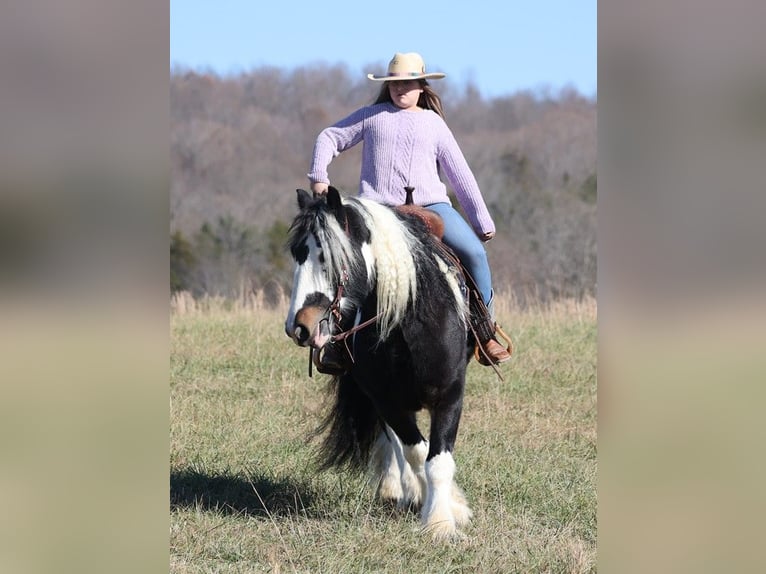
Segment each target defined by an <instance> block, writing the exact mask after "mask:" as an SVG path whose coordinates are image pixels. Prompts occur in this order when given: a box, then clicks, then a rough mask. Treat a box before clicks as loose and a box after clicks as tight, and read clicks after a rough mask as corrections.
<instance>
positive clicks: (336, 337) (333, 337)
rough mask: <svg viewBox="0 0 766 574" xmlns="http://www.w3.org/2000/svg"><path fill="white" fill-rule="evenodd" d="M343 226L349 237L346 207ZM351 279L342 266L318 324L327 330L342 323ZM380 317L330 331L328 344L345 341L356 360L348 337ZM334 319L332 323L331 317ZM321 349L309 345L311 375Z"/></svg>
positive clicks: (349, 353) (350, 355)
mask: <svg viewBox="0 0 766 574" xmlns="http://www.w3.org/2000/svg"><path fill="white" fill-rule="evenodd" d="M343 220H344V221H343V228H344V231H345V232H346V236H348V237H349V238H350V237H351V234H350V233H349V226H348V214H347V213H346V212H345V209H344V211H343ZM348 280H349V274H348V270H347V269H346V267H345V266H344V267H342V268H341V272H340V279H339V280H338V288H337V289H336V290H335V298H334V299H333V301H332V303H330V306H329V307H327V309H326V310H325V312H324V315H323V316H322V318H321V319H320V320H319V323H318V326H319V325H321V324H322V323H325V324H327V325H328V328H327V330H328V331H330V332H331V330H332V329H331V326H332V327H333V328H334V327H335V326H339V325H341V322H342V321H343V314H342V313H341V309H340V301H341V299H342V298H343V292H344V291H345V289H346V284H347V283H348ZM379 317H380V313H378V314H376V315H375V316H374V317H371V318H369V319H367V320H366V321H364V322H362V323H359V324H358V325H354V326H353V327H351V328H350V329H346V330H345V331H341V332H340V333H336V334H333V333H332V332H331V333H330V341H329V343H327V344H333V343H336V342H338V341H343V345H344V347H345V348H346V353H348V356H349V358H350V359H351V362H352V363H353V362H354V354H353V353H352V352H351V349H350V348H349V346H348V341H347V339H348V338H349V337H350V336H351V335H353V334H355V333H357V332H358V331H361V330H362V329H365V328H367V327H369V326H370V325H373V324H375V323H376V322H377V320H378V318H379ZM331 318H332V319H334V321H333V322H332V323H330V319H331ZM320 350H321V349H315V348H313V347H309V377H311V376H312V365H316V367H317V369H319V367H320V365H319V352H320Z"/></svg>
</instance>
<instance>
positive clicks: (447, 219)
mask: <svg viewBox="0 0 766 574" xmlns="http://www.w3.org/2000/svg"><path fill="white" fill-rule="evenodd" d="M423 207H425V208H427V209H430V210H431V211H433V212H435V213H438V214H439V215H441V218H442V219H443V220H444V239H443V241H444V243H446V244H447V245H449V246H450V247H451V248H452V250H453V251H454V252H455V253H456V254H457V256H458V257H459V258H460V261H461V263H462V264H463V265H464V266H465V268H466V269H467V270H468V273H470V274H471V277H473V279H474V281H476V287H477V288H478V289H479V293H481V296H482V298H483V299H484V303H485V304H486V305H489V301H490V299H491V298H492V274H491V273H490V270H489V260H488V259H487V251H486V250H485V249H484V244H483V243H482V242H481V239H479V237H478V236H477V235H476V233H474V231H473V229H472V228H471V226H470V225H468V222H467V221H466V220H465V219H463V216H462V215H460V213H459V212H458V211H457V210H455V209H454V208H453V207H452V206H451V205H450V204H449V203H432V204H431V205H424V206H423Z"/></svg>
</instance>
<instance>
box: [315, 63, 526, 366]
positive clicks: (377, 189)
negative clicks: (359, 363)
mask: <svg viewBox="0 0 766 574" xmlns="http://www.w3.org/2000/svg"><path fill="white" fill-rule="evenodd" d="M367 77H368V78H369V79H370V80H372V81H375V82H382V83H383V85H382V86H381V90H380V94H379V95H378V98H377V99H376V100H375V102H374V103H373V104H372V105H370V106H366V107H363V108H361V109H359V110H357V111H355V112H354V113H352V114H351V115H350V116H348V117H347V118H345V119H342V120H340V121H339V122H338V123H336V124H334V125H332V126H330V127H329V128H327V129H325V130H323V131H322V132H321V133H320V134H319V136H318V137H317V140H316V144H315V146H314V154H313V158H312V162H311V169H310V171H309V173H308V178H309V180H310V182H311V189H312V191H313V192H314V193H316V194H325V193H327V189H328V186H329V183H330V180H329V177H328V175H327V168H328V166H329V164H330V162H331V161H332V159H333V158H334V157H335V156H337V155H339V154H340V153H341V152H343V151H345V150H347V149H349V148H350V147H352V146H355V145H356V144H358V143H359V142H362V141H363V142H364V146H363V150H362V168H361V177H360V182H359V196H360V197H365V198H369V199H372V200H375V201H378V202H380V203H384V204H386V205H392V206H396V205H402V204H403V203H404V201H405V189H404V188H405V187H412V188H414V194H413V200H414V203H416V204H418V205H422V206H424V207H426V208H427V209H430V210H432V211H434V212H436V213H438V214H439V215H440V216H441V217H442V219H443V220H444V237H443V241H444V242H445V243H446V244H447V245H449V247H451V248H452V250H453V251H455V253H456V254H457V255H458V257H460V260H461V262H462V263H463V265H464V266H465V267H466V269H467V270H468V272H469V273H470V274H471V276H472V277H473V278H474V280H475V282H476V285H477V288H478V289H479V292H480V293H481V296H482V298H483V299H484V303H485V305H486V306H487V307H488V308H489V309H491V308H492V297H493V292H492V278H491V273H490V269H489V262H488V260H487V253H486V251H485V249H484V245H483V242H486V241H489V240H490V239H492V238H493V237H494V236H495V224H494V222H493V221H492V217H491V216H490V214H489V211H488V210H487V206H486V205H485V203H484V198H483V197H482V195H481V191H480V190H479V186H478V184H477V183H476V178H475V177H474V175H473V173H472V172H471V169H470V167H469V166H468V163H467V162H466V160H465V157H464V156H463V153H462V151H461V150H460V148H459V146H458V144H457V142H456V141H455V137H454V136H453V135H452V132H451V131H450V129H449V128H448V127H447V124H446V123H445V122H444V117H443V116H444V114H443V111H442V104H441V99H440V98H439V96H438V95H437V93H436V92H435V91H434V90H433V89H432V88H431V86H430V85H429V84H428V80H429V79H440V78H443V77H445V74H443V73H441V72H431V73H426V70H425V64H424V62H423V58H422V57H421V56H420V54H417V53H415V52H410V53H407V54H401V53H396V54H395V55H394V57H393V59H392V60H391V62H390V63H389V65H388V73H387V74H386V75H385V76H375V75H373V74H368V75H367ZM440 170H441V171H442V172H443V173H444V174H445V176H446V177H447V180H448V181H449V183H450V184H451V186H452V188H453V189H454V191H455V195H456V196H457V199H458V201H459V202H460V205H461V207H462V208H463V211H464V212H465V214H466V215H467V217H468V220H469V222H470V226H469V225H468V223H466V221H465V220H464V219H463V217H462V216H461V215H460V213H458V212H457V211H456V210H455V209H454V208H453V207H452V205H451V203H450V200H449V198H448V196H447V188H446V186H445V185H444V183H443V182H442V181H441V179H440V178H439V171H440ZM493 324H494V323H493ZM479 343H480V344H481V346H482V348H483V350H484V353H485V354H486V356H487V357H489V360H490V361H492V363H502V362H504V361H507V360H508V359H510V357H511V356H510V353H509V352H508V350H506V349H505V348H503V346H502V345H500V343H498V342H497V340H496V339H495V337H494V336H489V335H487V336H485V337H484V340H481V341H479ZM325 357H326V358H325V359H323V363H324V362H325V361H327V362H332V361H334V360H335V359H336V357H335V353H325ZM481 362H482V363H483V364H488V363H486V361H481Z"/></svg>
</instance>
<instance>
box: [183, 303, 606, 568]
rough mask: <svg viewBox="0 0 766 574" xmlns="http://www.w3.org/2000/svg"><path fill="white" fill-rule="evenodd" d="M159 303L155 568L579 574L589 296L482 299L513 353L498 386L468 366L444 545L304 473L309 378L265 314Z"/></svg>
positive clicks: (590, 401) (591, 363)
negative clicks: (162, 323)
mask: <svg viewBox="0 0 766 574" xmlns="http://www.w3.org/2000/svg"><path fill="white" fill-rule="evenodd" d="M174 305H175V307H174V313H173V314H172V317H171V321H172V349H171V351H172V352H171V429H170V433H171V455H170V456H171V463H170V464H171V505H172V508H171V565H170V570H171V572H179V573H181V572H275V573H276V572H280V573H281V572H328V573H333V574H336V573H340V572H354V573H357V572H387V573H388V572H407V573H412V572H503V573H505V572H573V573H575V572H593V571H595V555H596V550H595V541H596V494H595V483H596V305H595V302H593V301H586V302H584V303H574V302H562V303H556V304H553V305H549V306H545V307H542V306H541V307H538V308H534V309H526V310H524V311H521V310H519V309H518V308H517V307H516V306H515V304H514V301H512V300H510V299H509V298H507V297H506V298H502V297H501V298H500V299H499V300H498V303H497V306H496V310H497V315H498V319H499V321H500V322H501V323H502V324H503V326H504V327H505V329H506V331H507V332H508V333H509V334H510V335H511V336H512V337H513V340H514V344H515V353H514V358H513V359H512V361H511V362H510V363H509V364H507V365H505V366H503V368H502V371H503V375H504V378H505V381H500V380H499V379H498V378H497V377H496V376H495V374H494V373H493V372H492V370H491V369H488V368H484V367H481V366H479V365H477V364H476V363H472V364H471V365H470V366H469V373H468V384H467V393H466V401H465V409H464V416H463V419H462V422H461V427H460V433H459V436H458V443H457V447H456V452H455V458H456V463H457V469H458V470H457V472H458V474H457V479H458V481H459V483H460V485H461V486H462V487H463V489H464V490H465V492H466V495H467V497H468V499H469V502H470V504H471V507H472V509H473V510H474V513H475V516H474V519H473V521H472V523H471V524H470V525H469V527H468V528H467V529H466V531H465V537H464V538H463V539H462V540H460V541H457V542H455V543H452V544H445V545H434V544H432V543H431V542H430V540H428V539H427V538H425V537H423V536H422V535H421V534H420V533H419V532H418V520H417V517H416V516H415V515H413V514H411V513H400V512H397V511H396V510H395V509H393V508H390V507H388V506H386V505H384V504H382V503H379V502H378V501H376V500H375V499H374V497H373V492H372V489H370V488H369V487H368V485H367V484H366V483H365V480H364V478H363V477H352V476H347V475H344V474H339V473H335V472H326V473H318V472H316V471H315V470H314V469H313V467H312V465H311V456H312V445H311V444H307V443H306V441H305V439H306V436H307V435H308V433H309V432H310V431H311V430H312V429H313V428H314V426H315V425H316V424H317V422H318V419H319V416H320V413H321V407H322V402H323V400H324V394H323V390H324V378H323V376H318V375H316V374H315V378H313V379H310V378H308V374H307V360H308V358H307V356H306V353H304V351H303V350H299V349H297V348H296V347H294V346H293V345H292V344H291V343H290V342H289V340H288V339H287V338H286V337H285V336H284V334H283V333H282V321H283V316H284V315H283V313H282V311H281V310H269V309H267V308H265V305H263V303H262V302H259V301H258V300H257V298H253V299H251V300H244V299H243V300H241V301H239V302H235V303H232V302H223V301H213V300H207V301H203V302H190V301H188V300H187V301H185V302H184V303H179V302H178V301H176V302H175V303H174ZM424 422H425V421H424Z"/></svg>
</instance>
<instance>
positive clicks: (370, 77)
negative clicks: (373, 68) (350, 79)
mask: <svg viewBox="0 0 766 574" xmlns="http://www.w3.org/2000/svg"><path fill="white" fill-rule="evenodd" d="M446 75H447V74H443V73H442V72H430V73H428V74H418V75H417V76H376V75H374V74H367V79H368V80H372V81H373V82H396V81H399V82H401V81H403V80H441V79H442V78H444V77H445V76H446Z"/></svg>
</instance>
